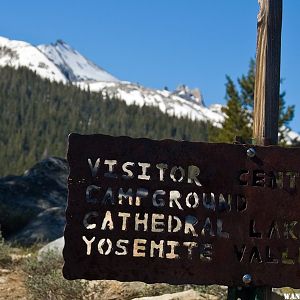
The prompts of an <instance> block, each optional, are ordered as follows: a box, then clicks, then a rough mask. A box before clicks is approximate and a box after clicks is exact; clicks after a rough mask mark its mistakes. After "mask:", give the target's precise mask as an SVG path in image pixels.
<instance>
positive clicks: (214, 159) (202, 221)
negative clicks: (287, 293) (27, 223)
mask: <svg viewBox="0 0 300 300" xmlns="http://www.w3.org/2000/svg"><path fill="white" fill-rule="evenodd" d="M255 151H256V155H255V157H253V158H251V157H249V156H247V147H246V146H245V145H232V144H208V143H191V142H177V141H171V140H163V141H153V140H148V139H131V138H128V137H110V136H105V135H89V136H88V135H87V136H83V135H79V134H71V135H70V137H69V150H68V161H69V164H70V176H69V180H68V186H69V198H68V208H67V212H66V215H67V225H66V228H65V242H66V244H65V248H64V258H65V265H64V269H63V272H64V276H65V277H66V278H67V279H76V278H85V279H117V280H121V281H135V280H138V281H144V282H148V283H153V282H167V283H171V284H183V283H195V284H223V285H228V286H234V285H235V286H238V285H241V284H242V276H243V275H244V274H251V275H252V278H253V282H252V283H253V285H255V286H264V285H268V286H273V287H280V286H291V287H298V288H299V287H300V253H299V251H300V250H299V249H300V240H299V239H300V222H299V221H300V193H299V188H300V177H299V173H300V149H299V148H294V149H285V148H281V147H278V146H270V147H264V146H255Z"/></svg>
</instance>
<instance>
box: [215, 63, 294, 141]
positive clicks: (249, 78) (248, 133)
mask: <svg viewBox="0 0 300 300" xmlns="http://www.w3.org/2000/svg"><path fill="white" fill-rule="evenodd" d="M226 79H227V83H226V96H225V99H226V100H227V106H225V107H224V109H223V112H224V113H225V114H226V116H227V117H226V118H225V120H224V122H223V128H221V129H220V130H219V131H218V134H217V135H216V139H215V140H216V141H222V142H233V140H234V139H235V136H241V137H242V138H243V139H244V140H249V139H251V138H252V125H253V106H254V83H255V61H254V60H253V59H251V60H250V64H249V70H248V73H247V75H242V76H241V77H240V78H238V80H237V81H238V85H239V89H238V88H237V87H236V86H235V85H234V83H233V81H232V79H231V78H230V77H229V76H227V77H226ZM284 97H285V92H282V93H281V94H280V97H279V124H278V125H279V129H278V130H279V143H280V144H285V136H286V134H287V133H288V132H289V131H290V130H291V129H290V127H289V123H290V121H291V120H292V119H293V117H294V111H295V107H294V105H291V106H286V103H285V99H284Z"/></svg>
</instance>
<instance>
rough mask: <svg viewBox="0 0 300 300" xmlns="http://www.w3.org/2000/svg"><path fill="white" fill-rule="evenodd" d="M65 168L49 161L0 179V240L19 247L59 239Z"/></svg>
mask: <svg viewBox="0 0 300 300" xmlns="http://www.w3.org/2000/svg"><path fill="white" fill-rule="evenodd" d="M68 172H69V171H68V164H67V161H66V160H65V159H62V158H58V157H49V158H47V159H44V160H42V161H41V162H39V163H37V164H36V165H34V166H33V167H32V168H31V169H29V170H28V171H26V172H25V173H24V175H21V176H6V177H4V178H1V179H0V224H1V231H2V234H3V236H4V237H5V238H6V239H8V240H10V241H13V242H16V243H18V244H22V245H27V246H28V245H31V244H34V243H36V242H46V241H51V240H54V239H57V238H59V237H61V236H62V235H63V228H64V224H65V214H64V210H65V207H66V200H67V176H68Z"/></svg>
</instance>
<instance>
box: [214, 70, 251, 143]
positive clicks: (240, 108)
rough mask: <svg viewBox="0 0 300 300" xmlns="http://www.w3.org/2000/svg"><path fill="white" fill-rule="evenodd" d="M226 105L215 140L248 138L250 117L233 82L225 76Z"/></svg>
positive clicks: (231, 140)
mask: <svg viewBox="0 0 300 300" xmlns="http://www.w3.org/2000/svg"><path fill="white" fill-rule="evenodd" d="M226 79H227V83H226V100H227V106H225V107H223V109H222V111H223V113H224V114H225V115H226V117H225V120H224V122H223V124H222V125H223V126H222V128H221V129H220V130H219V133H218V135H217V136H216V139H217V141H223V142H225V141H226V142H233V141H234V140H235V137H236V136H240V137H242V138H243V139H248V138H249V137H250V136H251V123H250V122H251V119H250V117H249V113H248V111H247V110H246V109H245V105H244V103H243V101H242V99H241V97H240V95H239V93H238V91H237V88H236V86H235V84H234V83H233V81H232V79H231V78H230V77H229V76H226Z"/></svg>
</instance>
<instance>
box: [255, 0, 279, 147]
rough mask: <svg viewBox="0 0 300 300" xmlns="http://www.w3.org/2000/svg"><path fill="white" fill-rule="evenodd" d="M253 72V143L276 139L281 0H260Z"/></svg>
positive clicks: (265, 143) (274, 141)
mask: <svg viewBox="0 0 300 300" xmlns="http://www.w3.org/2000/svg"><path fill="white" fill-rule="evenodd" d="M258 2H259V4H260V11H259V14H258V20H257V50H256V76H255V90H254V124H253V139H254V144H258V145H267V144H269V145H270V144H272V145H276V144H277V143H278V117H279V85H280V50H281V23H282V0H259V1H258Z"/></svg>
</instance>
